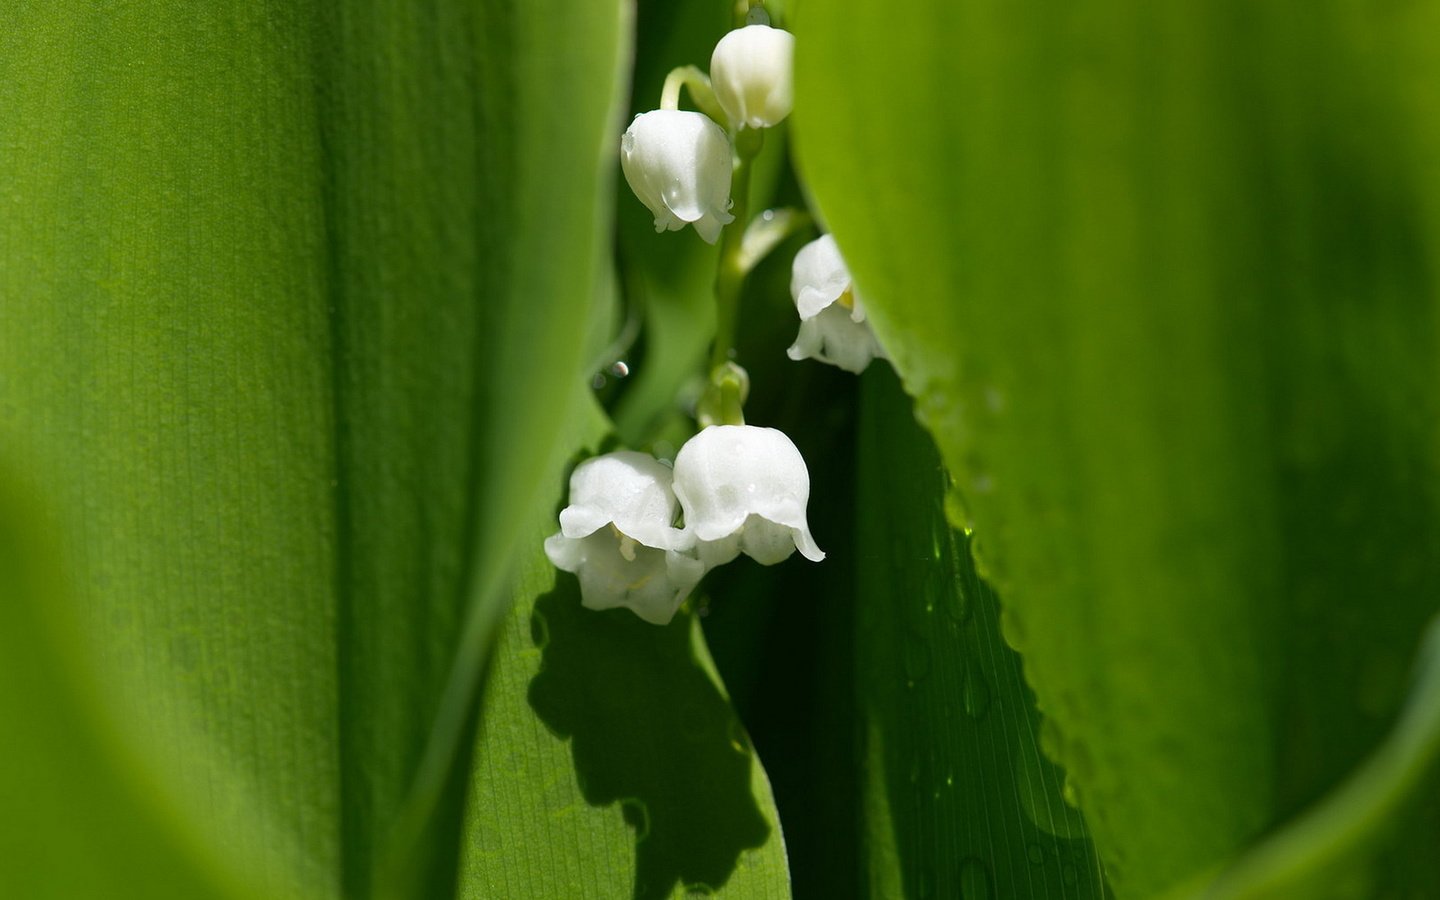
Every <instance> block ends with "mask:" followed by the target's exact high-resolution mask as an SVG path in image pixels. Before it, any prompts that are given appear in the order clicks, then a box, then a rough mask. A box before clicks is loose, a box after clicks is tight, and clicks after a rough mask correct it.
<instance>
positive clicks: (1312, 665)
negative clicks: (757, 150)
mask: <svg viewBox="0 0 1440 900" xmlns="http://www.w3.org/2000/svg"><path fill="white" fill-rule="evenodd" d="M794 25H795V30H796V33H797V43H798V47H797V54H798V56H797V99H796V113H795V115H794V131H795V135H796V141H797V152H798V154H799V161H800V164H801V172H802V175H803V176H804V177H805V179H806V181H807V184H808V186H809V188H810V190H811V191H812V193H813V196H814V198H815V200H816V202H817V204H818V207H819V212H820V213H821V215H822V216H823V218H824V219H825V221H826V222H827V224H828V226H829V227H830V228H831V229H833V231H834V233H835V235H836V237H837V239H838V240H839V242H840V245H841V248H842V249H843V251H844V252H845V253H846V255H847V259H848V260H849V262H850V263H851V268H852V270H853V272H854V274H855V277H856V280H857V283H858V286H859V289H860V290H861V291H862V293H863V294H864V295H865V297H866V300H867V304H868V306H869V308H871V309H872V310H873V312H872V320H873V322H874V324H875V327H876V330H877V332H878V333H879V335H880V337H881V338H882V340H883V341H884V342H885V344H886V346H887V349H888V350H889V351H890V353H891V354H892V356H893V358H894V361H895V366H896V369H897V370H898V371H899V372H900V374H901V376H902V378H903V380H904V383H905V386H906V390H907V391H908V392H910V393H911V394H912V395H913V396H914V397H915V398H916V402H917V409H918V412H919V414H920V416H921V417H922V419H923V421H924V422H925V424H926V425H927V426H928V427H929V428H930V430H931V431H932V433H934V434H935V436H936V439H937V442H938V443H939V445H940V449H941V451H942V454H943V456H944V458H945V461H946V464H947V465H948V466H949V468H950V470H951V471H952V473H953V476H954V478H955V481H956V484H957V488H958V489H957V492H956V494H955V501H956V502H955V503H954V504H953V506H954V508H955V511H956V513H957V515H956V516H955V519H956V521H957V522H961V521H968V522H970V523H973V526H974V529H975V535H976V542H977V544H976V547H975V551H976V554H977V558H978V560H977V561H978V562H979V563H981V564H982V565H981V570H982V572H983V573H986V574H988V576H989V577H990V580H991V581H992V582H993V583H994V584H995V585H996V586H997V588H998V589H999V591H1000V594H1001V596H1002V597H1003V598H1004V602H1005V604H1006V608H1007V616H1008V625H1009V627H1008V628H1007V631H1006V634H1007V637H1008V638H1009V639H1010V642H1011V643H1012V644H1014V645H1015V646H1016V647H1018V648H1019V649H1020V650H1021V651H1022V653H1023V655H1024V659H1025V671H1026V675H1027V678H1028V680H1029V682H1030V683H1031V685H1032V686H1033V688H1034V690H1035V692H1036V695H1037V697H1038V702H1039V705H1040V708H1041V710H1042V711H1043V712H1044V714H1045V715H1046V717H1047V718H1048V719H1049V721H1050V722H1051V723H1053V727H1054V733H1055V735H1056V740H1055V741H1053V746H1052V748H1051V749H1052V750H1054V751H1055V754H1056V756H1057V757H1058V759H1059V761H1060V762H1061V763H1063V764H1064V766H1065V767H1066V768H1067V770H1068V774H1069V776H1070V778H1071V780H1072V782H1073V784H1074V786H1075V787H1076V789H1077V790H1078V794H1079V798H1080V800H1081V805H1082V807H1083V809H1084V810H1085V812H1086V816H1087V820H1088V822H1089V824H1090V826H1091V828H1092V831H1093V834H1094V836H1095V840H1096V843H1097V845H1098V846H1099V848H1100V850H1101V852H1102V855H1103V856H1104V859H1105V864H1106V872H1107V876H1108V877H1109V879H1110V880H1111V882H1112V884H1113V886H1114V887H1115V889H1116V891H1117V892H1118V893H1120V894H1122V895H1124V896H1148V895H1152V894H1154V893H1156V892H1158V891H1160V890H1163V889H1165V888H1167V887H1170V886H1173V885H1175V884H1176V883H1177V882H1179V881H1181V880H1182V879H1185V878H1187V877H1188V876H1191V875H1192V874H1195V873H1196V872H1198V871H1199V870H1201V869H1205V868H1208V867H1211V866H1213V865H1217V864H1220V863H1223V862H1224V861H1225V860H1227V859H1229V858H1231V857H1234V856H1235V855H1237V854H1238V853H1240V852H1241V851H1242V850H1243V848H1245V847H1246V846H1247V845H1248V844H1249V843H1250V842H1252V841H1254V840H1255V839H1256V838H1257V837H1258V836H1259V835H1261V834H1262V833H1263V832H1265V831H1266V830H1267V829H1270V828H1274V827H1277V826H1279V825H1281V824H1282V823H1284V822H1286V821H1288V820H1290V819H1291V818H1292V817H1293V816H1294V815H1296V814H1297V813H1298V812H1299V811H1300V810H1302V809H1304V808H1305V807H1307V806H1308V805H1309V804H1311V803H1313V802H1315V801H1316V800H1317V799H1318V798H1321V797H1323V796H1324V795H1325V794H1326V792H1327V791H1329V790H1330V789H1332V788H1334V787H1335V786H1336V785H1337V784H1339V783H1340V782H1341V781H1342V779H1344V778H1345V776H1346V773H1347V772H1349V771H1350V770H1351V769H1352V768H1353V767H1354V766H1356V765H1357V764H1358V763H1359V762H1360V760H1361V759H1363V758H1364V756H1365V754H1366V753H1367V752H1368V751H1369V750H1370V749H1371V748H1373V747H1374V746H1375V745H1376V744H1377V743H1378V742H1379V741H1380V740H1381V739H1382V737H1383V735H1384V734H1385V731H1386V729H1387V728H1388V727H1389V725H1390V723H1391V722H1392V721H1393V719H1394V717H1395V714H1396V711H1397V710H1398V708H1399V705H1400V703H1401V700H1402V698H1403V696H1404V687H1405V685H1404V677H1405V666H1406V661H1407V660H1409V659H1410V658H1411V657H1412V656H1413V655H1414V652H1415V650H1416V647H1417V643H1418V635H1419V633H1420V628H1421V625H1422V623H1423V622H1424V621H1426V620H1427V619H1428V618H1429V616H1430V615H1431V614H1432V613H1433V612H1434V610H1435V608H1436V598H1437V596H1440V555H1437V554H1436V553H1435V552H1434V548H1435V547H1436V546H1440V515H1437V509H1440V506H1437V504H1440V471H1437V470H1440V456H1437V454H1436V452H1435V447H1436V446H1437V443H1440V435H1437V428H1440V426H1437V423H1440V394H1437V393H1436V392H1435V390H1434V385H1435V383H1436V376H1437V373H1440V363H1437V360H1440V352H1437V346H1436V343H1437V335H1440V316H1437V304H1436V297H1437V290H1436V287H1437V285H1436V273H1435V267H1434V265H1433V263H1432V262H1431V261H1432V260H1433V259H1435V258H1437V250H1440V241H1437V236H1440V228H1437V224H1440V193H1437V182H1436V181H1435V176H1434V172H1433V171H1432V169H1433V167H1431V168H1430V169H1427V168H1426V166H1427V165H1428V164H1427V163H1426V161H1427V160H1430V159H1434V158H1436V155H1437V153H1440V126H1437V125H1436V123H1437V122H1440V109H1437V104H1440V95H1437V94H1436V93H1435V92H1434V91H1433V90H1431V89H1430V88H1429V87H1428V86H1430V85H1433V84H1434V83H1436V79H1437V71H1436V70H1437V66H1440V62H1437V61H1440V53H1436V47H1435V44H1434V39H1435V38H1434V36H1435V35H1437V34H1440V7H1437V6H1436V5H1435V4H1433V3H1417V4H1409V5H1404V6H1401V7H1396V8H1393V9H1386V10H1380V9H1377V8H1373V7H1366V6H1362V5H1358V4H1353V3H1348V2H1343V0H1333V2H1328V0H1327V2H1322V3H1319V4H1314V3H1308V4H1300V3H1295V2H1274V3H1262V4H1254V3H1249V2H1243V0H1222V2H1219V3H1208V4H1178V5H1177V4H1168V5H1165V4H1162V5H1155V4H1144V3H1138V2H1133V0H1092V2H1084V3H1081V4H1079V5H1071V6H1068V7H1065V8H1063V9H1060V8H1054V9H1051V8H1049V7H1042V6H1036V5H1033V4H1020V5H1016V4H1002V3H997V2H993V0H965V2H959V3H951V2H941V0H933V2H925V3H920V4H916V5H911V6H907V7H906V9H905V10H903V11H896V10H894V9H891V8H889V7H884V6H879V5H875V4H868V3H862V2H858V0H844V2H836V3H832V4H813V5H807V6H806V7H805V8H804V9H803V10H802V11H801V14H800V16H798V17H797V18H796V20H795V22H794ZM1432 806H1433V801H1432V802H1431V804H1422V808H1423V809H1430V808H1431V807H1432ZM1410 827H1411V828H1412V829H1421V831H1416V832H1412V833H1414V834H1416V835H1420V836H1422V837H1419V838H1418V839H1420V840H1421V841H1422V842H1423V840H1427V839H1428V840H1429V841H1430V842H1431V845H1432V846H1433V844H1434V843H1435V842H1436V841H1440V833H1437V832H1436V831H1435V830H1434V827H1435V816H1434V814H1433V810H1432V811H1431V812H1427V813H1425V814H1423V815H1421V816H1417V817H1414V818H1413V819H1412V820H1411V822H1410ZM1423 829H1430V830H1429V831H1428V832H1427V831H1424V830H1423ZM1401 831H1402V832H1403V831H1404V829H1403V828H1402V829H1401ZM1424 835H1428V837H1424ZM1395 858H1396V859H1398V862H1396V865H1397V866H1398V867H1399V868H1398V870H1396V869H1394V868H1392V869H1390V871H1388V872H1387V874H1386V875H1385V881H1384V883H1385V884H1396V885H1400V886H1402V888H1403V889H1404V890H1406V891H1410V892H1412V893H1413V894H1414V895H1417V896H1424V895H1426V894H1428V893H1434V892H1435V891H1436V890H1440V883H1437V882H1440V872H1437V871H1436V870H1435V869H1434V868H1433V866H1430V865H1427V864H1425V863H1424V862H1423V861H1421V860H1420V859H1418V858H1416V857H1415V856H1413V855H1411V856H1409V857H1407V856H1406V855H1405V854H1399V855H1397V856H1396V857H1395ZM1382 868H1385V867H1384V866H1369V867H1367V866H1363V865H1358V864H1357V865H1356V866H1353V867H1352V871H1351V873H1350V877H1349V879H1347V881H1346V884H1349V885H1354V884H1359V885H1361V886H1362V888H1363V886H1365V885H1369V886H1371V887H1375V886H1376V885H1378V884H1379V883H1380V882H1377V881H1375V879H1376V877H1377V875H1376V871H1377V870H1378V869H1382ZM1333 886H1334V887H1335V888H1336V890H1340V887H1339V885H1338V883H1337V884H1335V885H1333Z"/></svg>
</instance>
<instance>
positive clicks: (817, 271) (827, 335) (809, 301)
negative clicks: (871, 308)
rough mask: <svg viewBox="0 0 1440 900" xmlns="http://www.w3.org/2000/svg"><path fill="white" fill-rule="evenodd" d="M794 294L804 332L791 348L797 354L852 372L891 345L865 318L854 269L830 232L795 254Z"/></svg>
mask: <svg viewBox="0 0 1440 900" xmlns="http://www.w3.org/2000/svg"><path fill="white" fill-rule="evenodd" d="M790 295H791V297H793V298H794V300H795V309H796V311H797V312H799V313H800V333H799V335H798V336H796V338H795V343H794V344H793V345H791V347H790V349H789V350H787V351H786V353H787V354H788V355H789V356H790V358H791V359H795V360H800V359H818V360H820V361H821V362H825V363H829V364H831V365H832V366H839V367H840V368H842V369H845V370H847V371H850V372H857V373H858V372H863V371H864V370H865V367H866V366H868V365H870V360H872V359H874V358H876V357H879V358H881V359H884V358H885V350H884V348H882V347H881V346H880V342H879V341H877V340H876V339H875V333H874V332H873V331H871V330H870V323H869V322H867V321H865V307H864V305H863V304H861V302H860V297H859V296H858V295H857V294H856V293H855V288H854V285H853V284H852V283H851V281H850V270H849V268H848V267H846V265H845V260H844V259H843V258H842V257H841V256H840V248H839V247H837V246H836V245H835V239H834V238H833V237H831V236H830V235H828V234H827V235H824V236H822V237H820V238H817V239H816V240H813V241H811V242H810V243H808V244H806V245H805V246H804V247H801V248H800V252H799V253H796V254H795V264H794V266H793V267H792V269H791V275H790Z"/></svg>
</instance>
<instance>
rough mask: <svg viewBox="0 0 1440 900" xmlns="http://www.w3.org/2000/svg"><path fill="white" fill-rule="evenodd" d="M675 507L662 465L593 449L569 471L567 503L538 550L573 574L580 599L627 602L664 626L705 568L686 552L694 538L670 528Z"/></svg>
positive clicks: (594, 603) (606, 604) (601, 604)
mask: <svg viewBox="0 0 1440 900" xmlns="http://www.w3.org/2000/svg"><path fill="white" fill-rule="evenodd" d="M679 512H680V508H679V505H678V504H677V501H676V497H675V492H674V490H673V489H672V487H671V473H670V470H669V469H668V468H666V467H665V465H664V464H662V463H660V462H659V461H658V460H656V459H655V458H653V457H651V456H649V455H647V454H644V453H635V452H631V451H620V452H617V453H607V454H605V455H604V456H597V457H595V458H593V459H588V460H586V461H585V462H583V463H581V464H580V465H579V466H577V467H576V468H575V472H574V473H573V474H572V475H571V476H570V505H569V506H567V507H566V508H565V509H564V510H562V511H561V513H560V532H559V534H555V535H552V536H551V537H549V538H547V539H546V540H545V554H546V555H547V556H549V557H550V561H551V562H552V563H554V564H555V566H556V568H559V569H563V570H564V571H566V572H574V573H575V574H576V575H578V576H579V578H580V597H581V602H582V603H583V604H584V605H585V606H587V607H589V608H591V609H611V608H613V607H616V606H626V607H629V608H630V609H631V610H633V611H634V612H635V614H636V615H637V616H639V617H640V618H642V619H644V620H645V621H647V622H651V623H654V624H656V625H664V624H666V623H668V622H669V621H670V620H671V618H673V617H674V615H675V611H676V610H677V609H679V607H680V604H681V603H682V602H683V601H684V600H685V597H686V596H688V595H689V593H690V591H691V590H692V589H694V587H695V585H696V584H698V583H699V582H700V578H701V576H702V575H704V574H705V567H704V565H703V564H701V563H700V561H699V560H697V559H695V558H693V557H692V556H690V555H688V553H687V552H686V551H688V550H690V549H691V546H692V544H693V542H694V539H693V538H692V537H691V536H690V535H689V534H687V533H686V532H685V531H683V530H681V529H679V528H676V527H674V523H675V520H676V518H677V517H678V515H679Z"/></svg>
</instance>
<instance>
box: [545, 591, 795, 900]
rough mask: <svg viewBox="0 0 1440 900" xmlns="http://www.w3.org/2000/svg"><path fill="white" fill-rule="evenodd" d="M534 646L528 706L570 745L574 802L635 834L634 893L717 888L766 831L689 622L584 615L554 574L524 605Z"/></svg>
mask: <svg viewBox="0 0 1440 900" xmlns="http://www.w3.org/2000/svg"><path fill="white" fill-rule="evenodd" d="M531 628H532V631H533V637H534V640H535V645H536V646H537V647H539V648H541V653H542V656H541V664H540V672H539V674H537V675H536V676H535V678H534V679H533V680H532V681H531V682H530V691H529V699H530V705H531V707H533V708H534V710H535V712H536V713H537V714H538V715H539V716H540V719H541V720H542V721H543V722H544V723H545V725H546V727H548V728H549V729H550V730H551V731H552V732H554V733H555V734H556V735H557V736H558V737H560V738H563V739H568V740H569V741H570V749H571V754H572V756H573V758H574V763H575V775H576V778H577V779H578V781H579V786H580V791H581V794H582V795H583V796H584V797H585V801H586V802H587V803H589V804H591V805H592V806H609V805H610V804H613V803H619V804H620V805H621V809H622V810H623V811H624V815H625V820H626V822H628V823H629V824H630V826H631V827H632V828H634V829H635V860H636V865H635V891H634V896H635V898H636V900H641V898H664V897H668V896H669V895H670V893H671V891H672V890H673V889H674V887H675V885H676V884H677V883H679V884H683V885H686V886H687V887H690V886H698V885H704V886H706V887H709V888H711V889H713V890H718V889H719V888H720V887H721V886H722V885H724V884H725V882H726V881H728V880H729V879H730V876H731V874H732V873H733V872H734V871H735V867H736V865H737V863H738V861H739V859H740V855H741V854H742V853H743V852H744V851H746V850H749V849H752V848H757V847H760V846H762V845H763V844H764V843H765V841H766V840H767V839H768V838H769V837H770V824H769V823H768V822H767V821H766V819H765V816H764V815H763V814H762V813H761V811H760V808H759V805H758V804H757V803H756V801H755V796H754V790H753V786H752V768H751V767H752V766H753V765H754V760H753V754H752V752H751V749H750V741H749V739H748V737H747V736H746V734H745V729H744V728H743V726H742V725H741V724H740V721H739V719H738V718H736V716H735V714H734V712H733V710H732V709H731V707H730V703H729V701H728V700H727V699H726V697H725V695H724V693H723V692H722V690H721V688H720V686H719V683H718V681H717V678H716V676H715V674H714V671H713V667H712V666H711V664H710V662H709V660H708V658H706V656H705V655H704V652H703V650H700V649H699V646H700V645H698V643H697V642H698V641H699V634H698V629H697V628H696V625H695V621H694V617H693V616H692V615H690V614H689V613H688V612H681V614H680V615H678V616H676V617H675V621H673V622H671V623H670V624H669V625H668V626H666V627H664V628H657V627H655V626H653V625H649V624H646V623H645V622H642V621H640V620H639V619H638V618H636V617H635V616H634V615H633V614H631V613H630V612H629V611H628V610H623V609H617V610H608V611H606V612H594V611H591V610H588V609H585V608H583V607H582V606H581V605H580V596H579V586H578V583H577V582H576V580H575V578H574V577H573V576H571V575H564V574H562V575H561V577H560V579H559V582H558V584H557V586H556V588H555V590H553V591H551V592H550V593H548V594H546V595H544V596H542V597H541V598H540V599H539V600H537V601H536V603H535V613H534V616H533V617H532V619H531Z"/></svg>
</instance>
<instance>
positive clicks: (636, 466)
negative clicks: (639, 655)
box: [545, 425, 825, 625]
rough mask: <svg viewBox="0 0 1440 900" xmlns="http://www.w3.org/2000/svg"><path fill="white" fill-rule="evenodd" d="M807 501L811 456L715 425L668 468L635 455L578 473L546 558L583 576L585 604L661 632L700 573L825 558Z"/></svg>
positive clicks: (761, 434) (768, 432)
mask: <svg viewBox="0 0 1440 900" xmlns="http://www.w3.org/2000/svg"><path fill="white" fill-rule="evenodd" d="M809 499H810V473H809V470H808V469H806V467H805V460H804V459H803V458H801V456H800V451H799V450H797V449H796V448H795V445H794V444H793V443H792V442H791V441H790V439H789V438H788V437H786V436H785V435H784V434H783V433H782V432H780V431H777V430H775V429H773V428H759V427H756V426H753V425H716V426H712V427H710V428H705V429H702V430H701V431H700V433H699V434H697V435H695V436H694V437H693V438H691V439H690V440H689V441H687V442H686V443H685V446H683V447H681V448H680V453H679V454H678V455H677V456H676V457H675V467H674V470H673V471H672V470H671V469H670V468H669V467H667V466H666V465H665V464H664V463H662V462H660V461H659V460H657V459H655V458H654V457H652V456H649V455H648V454H645V453H636V452H633V451H628V450H627V451H620V452H617V453H607V454H605V455H603V456H597V457H595V458H593V459H588V460H586V461H585V462H582V463H581V464H580V465H578V466H576V468H575V471H574V473H573V474H572V475H571V476H570V502H569V505H568V506H567V507H565V509H564V510H563V511H561V513H560V531H559V532H558V533H557V534H554V535H552V536H551V537H549V538H547V539H546V541H545V553H546V555H547V556H549V557H550V561H551V562H552V563H554V564H555V566H556V567H557V568H560V569H563V570H565V571H567V572H574V573H576V575H578V576H579V579H580V596H581V602H582V603H583V604H584V605H585V606H587V607H589V608H591V609H611V608H613V607H617V606H626V607H629V608H630V609H631V610H633V611H634V612H635V614H636V615H637V616H639V617H640V618H642V619H644V620H645V621H647V622H652V623H654V624H656V625H664V624H666V623H667V622H669V621H670V620H671V618H673V617H674V615H675V611H676V610H677V609H679V608H680V604H681V603H682V602H684V600H685V598H686V597H687V596H688V595H689V594H690V592H691V591H692V590H693V589H694V588H695V585H697V584H698V583H699V582H700V579H701V577H702V576H703V575H704V574H705V572H707V571H708V570H710V569H712V568H714V567H715V566H719V565H722V564H724V563H727V562H729V561H731V560H733V559H735V557H737V556H739V555H740V554H742V553H743V554H745V555H746V556H749V557H751V558H752V559H754V560H755V561H757V562H759V563H762V564H764V565H773V564H775V563H778V562H780V561H782V560H784V559H786V558H788V557H789V556H790V554H791V553H793V552H795V550H797V549H798V550H799V551H800V553H801V555H803V556H804V557H805V558H806V559H809V560H812V561H815V562H819V561H820V560H822V559H824V558H825V554H824V552H822V551H821V550H820V548H819V547H818V546H816V544H815V539H814V538H813V537H811V535H810V527H809V525H808V524H806V519H805V506H806V503H807V502H808V501H809Z"/></svg>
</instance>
